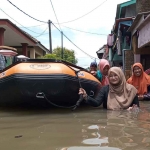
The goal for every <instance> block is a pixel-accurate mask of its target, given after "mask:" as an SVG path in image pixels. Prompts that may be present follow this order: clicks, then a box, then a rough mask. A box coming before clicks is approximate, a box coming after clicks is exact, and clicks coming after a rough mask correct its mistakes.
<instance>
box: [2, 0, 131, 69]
mask: <svg viewBox="0 0 150 150" xmlns="http://www.w3.org/2000/svg"><path fill="white" fill-rule="evenodd" d="M10 1H11V2H12V3H13V4H15V5H16V6H17V7H18V8H20V9H21V10H23V11H24V12H25V13H27V14H28V15H30V16H32V17H34V18H36V19H38V20H40V21H44V22H48V20H51V21H52V22H53V24H54V25H55V26H56V27H57V28H59V29H60V30H62V31H63V33H64V34H65V35H66V36H67V37H68V38H69V39H70V40H71V41H72V42H73V43H74V44H75V45H76V46H77V47H78V48H77V47H76V46H75V45H74V44H72V43H71V42H70V41H69V40H68V39H67V38H65V37H63V46H64V47H65V48H67V49H70V50H74V51H75V56H76V58H77V60H78V64H77V65H78V66H81V67H84V68H87V67H88V66H89V65H90V63H91V62H92V61H94V58H97V54H96V51H98V50H99V48H101V47H102V46H103V45H104V44H106V43H107V35H108V34H109V33H110V32H111V29H112V27H113V25H114V22H115V16H116V9H117V4H120V3H123V2H126V1H128V0H10ZM1 4H2V5H1V6H0V18H1V19H9V20H10V21H12V22H13V23H14V24H16V25H17V26H18V27H20V28H21V29H22V30H24V31H26V32H27V33H29V34H30V35H31V36H33V37H35V38H36V39H37V40H39V41H40V42H41V43H42V44H43V45H44V46H45V47H47V48H48V49H49V34H48V33H49V30H48V23H43V22H39V21H36V20H34V19H32V18H30V17H29V16H27V15H25V14H24V13H22V12H21V11H19V10H18V9H17V8H15V7H14V6H13V5H11V4H10V3H9V2H8V1H7V0H1ZM85 14H86V15H85ZM56 17H57V18H56ZM54 25H52V26H51V28H52V30H51V35H52V48H53V49H54V48H56V47H57V46H59V47H61V34H60V31H59V30H58V29H57V28H56V27H55V26H54ZM70 28H71V29H70ZM73 29H75V30H73ZM76 30H80V31H84V32H79V31H76ZM85 32H90V33H94V34H90V33H85ZM81 50H82V51H84V52H86V53H87V54H88V55H87V54H85V53H83V52H82V51H81ZM89 55H90V56H89ZM91 57H92V58H91ZM96 61H97V62H99V60H98V58H97V59H96Z"/></svg>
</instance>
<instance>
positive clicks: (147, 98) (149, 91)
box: [143, 85, 150, 100]
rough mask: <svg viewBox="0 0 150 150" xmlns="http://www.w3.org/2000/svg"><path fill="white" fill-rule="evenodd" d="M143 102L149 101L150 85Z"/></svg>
mask: <svg viewBox="0 0 150 150" xmlns="http://www.w3.org/2000/svg"><path fill="white" fill-rule="evenodd" d="M143 96H144V98H143V100H150V85H149V86H148V87H147V93H145V94H144V95H143Z"/></svg>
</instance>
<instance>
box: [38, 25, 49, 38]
mask: <svg viewBox="0 0 150 150" xmlns="http://www.w3.org/2000/svg"><path fill="white" fill-rule="evenodd" d="M47 29H48V27H46V29H45V30H44V31H43V32H42V33H41V34H39V35H38V36H35V38H37V37H40V36H41V35H44V33H45V32H46V30H47Z"/></svg>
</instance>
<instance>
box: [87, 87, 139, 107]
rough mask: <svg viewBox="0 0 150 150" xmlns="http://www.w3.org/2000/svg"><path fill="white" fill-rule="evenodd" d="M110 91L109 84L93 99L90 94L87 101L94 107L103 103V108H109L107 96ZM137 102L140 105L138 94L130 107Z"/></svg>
mask: <svg viewBox="0 0 150 150" xmlns="http://www.w3.org/2000/svg"><path fill="white" fill-rule="evenodd" d="M108 93H109V85H106V86H103V87H102V88H101V90H100V91H99V93H98V94H97V96H96V98H95V99H93V98H91V97H90V96H88V97H87V100H86V102H87V103H88V104H90V105H92V106H94V107H98V106H100V105H101V104H102V103H103V108H106V109H107V98H108ZM133 104H136V105H137V106H138V107H139V100H138V96H137V95H136V96H135V98H134V99H133V102H132V104H131V105H130V107H131V106H132V105H133Z"/></svg>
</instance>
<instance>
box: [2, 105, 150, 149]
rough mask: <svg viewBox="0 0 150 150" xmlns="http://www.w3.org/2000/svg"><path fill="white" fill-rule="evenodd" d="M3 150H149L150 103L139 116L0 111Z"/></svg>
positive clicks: (87, 111) (57, 110) (82, 110)
mask: <svg viewBox="0 0 150 150" xmlns="http://www.w3.org/2000/svg"><path fill="white" fill-rule="evenodd" d="M0 146H1V149H2V150H10V149H11V150H16V149H21V150H33V149H36V150H132V149H135V150H149V149H150V102H142V103H141V110H140V111H139V112H135V111H134V112H128V111H125V110H124V111H107V110H103V109H101V108H96V109H95V108H92V107H87V106H82V107H79V108H78V109H77V110H76V111H71V110H70V109H60V108H49V109H48V108H46V109H43V108H37V109H35V108H32V107H30V108H27V107H24V108H23V107H22V108H19V107H13V108H7V107H5V108H4V107H1V108H0Z"/></svg>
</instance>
